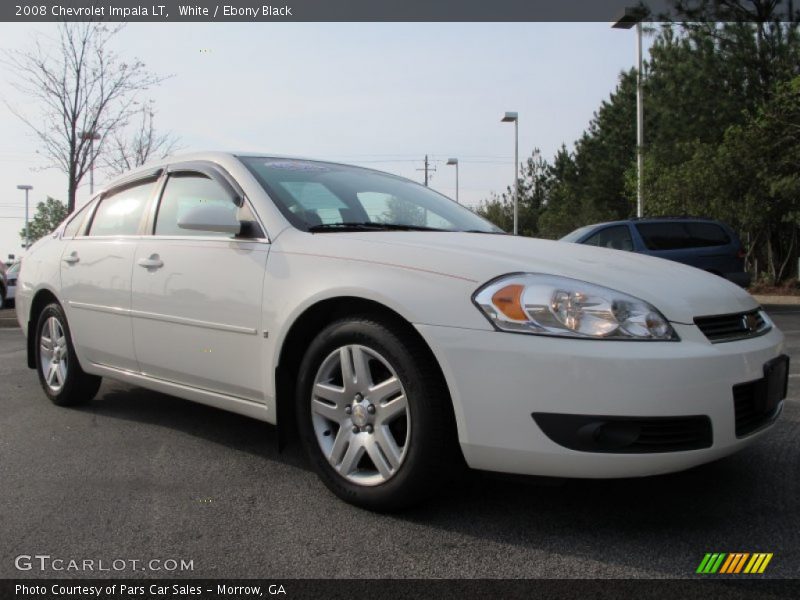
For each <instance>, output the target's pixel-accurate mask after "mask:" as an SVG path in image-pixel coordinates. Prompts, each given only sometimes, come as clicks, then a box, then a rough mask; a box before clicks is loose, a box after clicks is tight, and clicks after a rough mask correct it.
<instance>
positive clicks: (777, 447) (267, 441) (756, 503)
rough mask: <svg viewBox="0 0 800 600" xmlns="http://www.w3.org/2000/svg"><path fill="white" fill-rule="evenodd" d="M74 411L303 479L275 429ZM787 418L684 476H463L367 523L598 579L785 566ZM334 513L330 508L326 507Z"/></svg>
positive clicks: (174, 414)
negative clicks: (728, 557)
mask: <svg viewBox="0 0 800 600" xmlns="http://www.w3.org/2000/svg"><path fill="white" fill-rule="evenodd" d="M77 410H81V411H84V412H87V413H91V414H92V415H93V418H95V419H96V418H114V419H125V420H129V421H133V422H138V423H145V424H151V425H156V426H160V427H167V428H170V429H174V430H177V431H180V432H183V433H186V434H189V435H192V436H196V437H198V438H202V439H204V440H208V441H210V442H212V443H215V444H220V445H222V446H225V447H227V448H231V449H233V450H237V451H242V452H247V453H250V454H252V455H255V456H257V457H259V458H262V459H266V460H269V461H272V462H279V463H281V464H285V465H289V466H292V467H295V468H298V469H302V470H304V471H310V470H311V469H310V466H309V465H308V463H307V461H306V457H305V454H304V453H303V451H302V449H301V448H300V445H299V443H297V442H296V441H295V442H292V443H290V444H289V446H288V447H287V448H286V449H285V450H283V451H282V452H279V451H278V448H277V429H276V428H275V427H273V426H270V425H267V424H265V423H262V422H259V421H256V420H254V419H250V418H247V417H243V416H240V415H236V414H233V413H229V412H226V411H223V410H219V409H215V408H212V407H208V406H204V405H201V404H197V403H193V402H190V401H187V400H182V399H180V398H175V397H173V396H169V395H166V394H160V393H157V392H152V391H149V390H145V389H142V388H137V387H129V386H127V385H124V384H117V383H108V384H105V385H104V386H103V388H102V389H101V393H100V394H99V395H98V398H97V399H96V400H95V401H93V402H91V403H89V404H88V405H86V406H84V407H80V408H78V409H77ZM790 412H791V413H792V417H791V419H786V418H784V420H783V421H782V422H779V423H778V424H777V425H776V426H775V431H774V432H773V435H770V436H768V437H767V438H765V439H764V440H761V441H759V442H757V443H756V444H755V445H754V446H753V447H751V448H748V449H746V450H744V451H743V452H741V453H739V454H736V455H734V456H731V457H728V458H725V459H722V460H719V461H717V462H715V463H711V464H708V465H704V466H701V467H697V468H695V469H692V470H689V471H685V472H681V473H676V474H670V475H661V476H657V477H646V478H637V479H616V480H558V479H548V478H527V477H512V478H507V477H503V476H498V475H494V474H489V473H482V472H476V471H472V472H469V473H468V474H467V475H466V476H465V477H464V478H463V481H462V482H461V484H460V485H457V486H454V487H452V488H450V489H449V491H448V492H447V493H446V494H444V495H442V496H440V497H437V498H434V499H432V500H430V501H428V502H426V503H425V504H423V505H422V506H419V507H417V508H414V509H410V510H406V511H403V512H400V513H395V514H393V515H390V516H389V517H385V516H383V515H369V516H366V518H368V519H385V518H390V519H394V520H396V521H399V522H401V523H402V522H405V523H408V524H410V525H416V526H424V527H434V528H438V529H441V530H443V531H447V532H449V533H454V534H457V535H456V536H455V537H459V536H467V537H469V538H473V539H478V540H485V541H487V542H491V543H495V544H498V545H500V546H503V547H509V546H512V547H513V546H517V547H520V548H523V549H527V550H536V551H541V552H545V553H548V555H549V556H557V555H558V554H564V555H572V556H574V555H578V556H581V557H582V558H584V559H590V560H596V561H599V562H598V563H595V566H594V568H595V569H597V571H596V573H598V574H600V575H601V576H608V571H607V570H604V569H607V568H608V567H607V566H608V565H619V566H620V567H624V568H625V569H626V573H629V570H630V569H631V568H633V569H637V570H641V572H642V573H643V574H646V576H653V574H654V573H656V574H661V575H663V576H666V577H674V576H677V577H687V576H691V575H692V574H693V573H694V570H695V569H696V567H697V564H698V563H699V561H700V559H702V557H703V554H704V553H705V552H715V551H725V552H732V551H743V552H755V551H763V552H780V551H781V550H783V553H784V555H785V556H787V557H788V552H789V550H790V549H793V548H798V547H799V546H800V545H799V544H798V533H797V530H796V523H797V522H800V510H799V509H798V505H797V502H796V498H797V497H798V496H799V495H800V481H798V479H797V478H796V477H787V474H788V473H789V472H793V469H794V468H796V464H798V462H799V461H798V454H799V453H798V450H797V447H796V445H793V446H792V447H791V448H789V449H787V444H786V438H787V437H793V436H795V435H796V433H797V430H798V428H799V427H798V425H799V424H798V420H800V419H798V414H797V410H796V409H795V408H794V407H793V408H792V410H791V411H790ZM786 428H789V430H786ZM781 430H784V431H783V432H781ZM776 434H777V435H776ZM780 438H783V439H782V440H781V439H780ZM320 485H321V484H320ZM331 502H332V503H338V500H336V499H335V498H333V496H331ZM337 506H339V508H340V509H341V510H342V511H358V512H362V511H360V509H357V508H353V507H350V506H347V505H344V504H341V505H338V504H337ZM451 537H453V536H448V538H451ZM447 543H448V542H444V546H446V545H447ZM792 552H795V551H794V550H792ZM789 570H790V571H791V573H787V572H782V573H781V574H782V576H784V577H787V576H793V577H796V576H798V574H799V573H798V572H797V567H789ZM552 576H558V575H557V574H553V575H552ZM571 576H573V577H574V576H576V575H575V574H574V573H573V574H572V575H571ZM583 576H586V577H592V576H593V575H592V573H591V572H587V573H585V574H584V575H583Z"/></svg>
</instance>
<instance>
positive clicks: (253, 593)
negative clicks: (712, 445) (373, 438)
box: [0, 576, 800, 600]
mask: <svg viewBox="0 0 800 600" xmlns="http://www.w3.org/2000/svg"><path fill="white" fill-rule="evenodd" d="M745 577H746V576H740V578H738V579H737V578H734V577H730V578H716V579H713V580H712V579H703V580H700V579H684V580H619V579H615V580H588V579H580V580H555V579H542V580H486V579H478V580H463V579H462V580H452V579H436V580H419V579H409V580H402V579H389V580H381V579H375V580H363V579H362V580H343V579H333V580H320V579H283V580H281V579H244V580H210V579H196V580H192V579H173V580H142V579H138V580H137V579H127V580H113V579H58V580H52V579H50V580H45V579H42V580H34V579H27V580H23V579H17V580H14V579H6V580H0V598H2V599H3V600H6V599H14V600H32V599H37V600H87V599H91V598H97V599H102V600H114V599H118V600H130V599H134V598H136V599H139V600H183V599H196V600H252V599H254V598H273V599H276V600H280V599H282V598H285V599H287V600H301V599H303V600H304V599H309V600H311V599H314V600H316V599H320V598H324V599H326V600H334V599H339V598H341V599H347V600H356V599H359V598H365V599H367V598H368V599H370V600H394V599H397V600H400V599H406V598H409V599H410V598H414V599H418V598H419V599H423V598H436V599H437V600H451V599H452V600H468V599H471V598H481V599H490V598H491V599H493V598H497V599H506V598H524V599H525V600H533V599H538V598H547V599H563V600H573V599H574V600H586V599H604V598H609V599H611V598H613V599H614V600H618V599H620V598H635V599H636V600H649V599H653V600H655V599H658V600H670V599H673V598H675V599H681V600H683V599H689V598H702V599H703V600H715V599H720V600H722V599H724V600H738V599H742V600H744V599H764V600H768V599H777V598H795V599H796V598H798V597H800V581H798V580H764V579H758V580H754V579H746V578H745Z"/></svg>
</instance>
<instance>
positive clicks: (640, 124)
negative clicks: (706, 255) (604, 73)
mask: <svg viewBox="0 0 800 600" xmlns="http://www.w3.org/2000/svg"><path fill="white" fill-rule="evenodd" d="M644 16H645V15H644V13H643V12H642V9H640V8H636V7H628V8H626V9H625V11H624V12H623V13H622V16H620V17H619V18H618V19H617V20H616V21H615V22H614V23H612V25H611V27H613V28H614V29H630V28H631V27H633V26H634V25H636V216H637V217H641V216H642V215H643V206H642V205H643V198H642V171H643V170H644V152H643V149H644V148H643V147H644V103H643V98H642V19H643V18H644Z"/></svg>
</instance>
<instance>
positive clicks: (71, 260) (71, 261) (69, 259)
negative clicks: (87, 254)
mask: <svg viewBox="0 0 800 600" xmlns="http://www.w3.org/2000/svg"><path fill="white" fill-rule="evenodd" d="M63 260H64V262H65V263H67V264H70V265H74V264H75V263H76V262H78V261H79V260H80V258H78V253H77V252H73V253H72V254H69V255H67V256H65V257H64V258H63Z"/></svg>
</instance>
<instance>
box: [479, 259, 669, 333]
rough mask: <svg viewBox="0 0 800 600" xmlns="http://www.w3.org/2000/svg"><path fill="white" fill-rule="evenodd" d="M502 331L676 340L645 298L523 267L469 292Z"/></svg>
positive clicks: (663, 319) (667, 324)
mask: <svg viewBox="0 0 800 600" xmlns="http://www.w3.org/2000/svg"><path fill="white" fill-rule="evenodd" d="M473 301H474V302H475V304H476V306H477V307H478V308H479V309H480V310H481V312H483V314H484V315H486V317H487V318H488V319H489V321H491V323H492V324H493V325H494V326H495V327H497V328H498V329H500V330H502V331H512V332H516V333H530V334H538V335H553V336H563V337H573V338H588V339H603V340H608V339H610V340H676V341H677V340H678V339H679V338H678V336H677V334H676V333H675V331H674V330H673V329H672V326H671V325H670V324H669V321H667V319H666V318H665V317H664V315H662V314H661V313H660V312H659V311H658V310H657V309H656V308H655V307H653V306H651V305H650V304H648V303H647V302H645V301H644V300H639V299H638V298H634V297H633V296H629V295H628V294H623V293H622V292H618V291H616V290H611V289H608V288H605V287H602V286H599V285H594V284H593V283H587V282H585V281H579V280H577V279H569V278H567V277H558V276H556V275H539V274H534V273H529V274H525V273H521V274H517V275H507V276H505V277H501V278H500V279H496V280H494V281H492V282H489V283H488V284H486V285H485V286H483V287H482V288H480V289H479V290H478V291H477V292H476V293H475V295H474V296H473Z"/></svg>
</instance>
